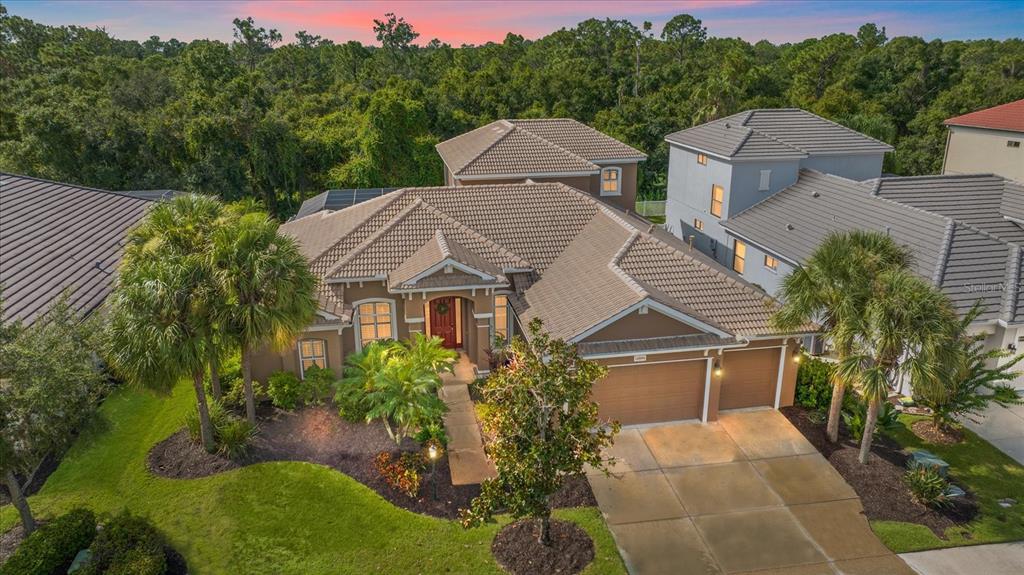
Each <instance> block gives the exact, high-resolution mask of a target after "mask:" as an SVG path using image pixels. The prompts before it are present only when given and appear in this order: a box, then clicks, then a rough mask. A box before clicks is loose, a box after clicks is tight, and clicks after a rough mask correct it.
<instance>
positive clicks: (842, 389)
mask: <svg viewBox="0 0 1024 575" xmlns="http://www.w3.org/2000/svg"><path fill="white" fill-rule="evenodd" d="M845 394H846V383H845V382H844V381H842V380H841V379H839V378H838V377H836V376H834V375H833V376H832V404H831V405H829V408H828V427H827V428H826V430H825V431H826V432H827V434H828V440H829V441H831V442H832V443H835V442H837V441H839V420H840V419H841V418H842V411H843V396H844V395H845Z"/></svg>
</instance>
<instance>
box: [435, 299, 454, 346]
mask: <svg viewBox="0 0 1024 575" xmlns="http://www.w3.org/2000/svg"><path fill="white" fill-rule="evenodd" d="M430 335H434V336H437V337H439V338H441V339H442V340H444V346H445V347H447V348H449V349H455V346H456V345H457V344H458V342H457V338H456V337H455V297H454V296H451V297H442V298H437V299H435V300H434V301H432V302H430Z"/></svg>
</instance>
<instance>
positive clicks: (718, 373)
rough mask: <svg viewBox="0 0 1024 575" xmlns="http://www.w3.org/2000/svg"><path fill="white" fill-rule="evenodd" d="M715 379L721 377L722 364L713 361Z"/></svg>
mask: <svg viewBox="0 0 1024 575" xmlns="http://www.w3.org/2000/svg"><path fill="white" fill-rule="evenodd" d="M715 377H722V362H721V361H720V360H717V359H716V360H715Z"/></svg>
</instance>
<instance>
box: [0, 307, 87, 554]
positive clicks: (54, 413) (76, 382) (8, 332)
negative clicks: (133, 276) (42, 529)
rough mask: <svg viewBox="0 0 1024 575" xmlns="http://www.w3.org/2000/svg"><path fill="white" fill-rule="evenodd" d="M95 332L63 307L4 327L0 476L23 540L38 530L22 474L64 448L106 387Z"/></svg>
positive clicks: (0, 336)
mask: <svg viewBox="0 0 1024 575" xmlns="http://www.w3.org/2000/svg"><path fill="white" fill-rule="evenodd" d="M0 315H2V309H0ZM96 332H97V329H96V325H95V323H94V322H93V321H92V320H88V319H87V320H84V321H83V320H82V319H81V318H80V317H79V316H78V315H77V314H76V313H75V312H74V311H73V310H71V309H70V308H69V307H68V306H67V304H66V301H65V300H60V301H59V302H58V303H57V304H56V305H54V306H53V307H52V308H51V309H50V310H49V311H48V312H47V313H46V314H44V315H43V316H41V317H39V318H37V319H36V320H35V323H33V324H32V325H31V326H29V327H23V326H21V325H20V324H18V323H0V473H2V474H3V481H4V483H5V484H6V485H7V490H8V491H9V492H10V495H11V501H12V503H13V504H14V507H15V508H16V509H17V510H18V513H19V514H20V515H21V524H22V526H23V527H24V529H25V534H26V535H27V534H29V533H31V532H32V531H33V530H34V529H35V527H36V524H35V520H34V519H33V517H32V511H31V509H30V508H29V505H28V501H27V500H26V499H25V497H24V494H23V493H22V491H21V485H20V484H19V483H18V479H17V473H19V472H20V473H25V472H28V471H29V470H30V469H31V468H32V466H33V465H35V464H37V463H39V461H40V460H41V459H42V458H43V457H44V456H45V455H46V454H47V453H49V452H50V451H52V450H55V449H60V448H62V447H64V446H66V445H67V444H68V443H69V442H70V441H71V439H72V437H73V436H74V433H75V431H76V430H77V429H78V428H79V426H81V425H82V423H83V422H84V421H85V419H86V418H87V417H88V416H89V415H90V414H91V413H92V411H93V410H94V409H95V406H96V400H97V399H98V397H99V395H100V394H101V393H102V391H103V388H104V387H105V383H106V379H105V378H104V376H103V374H102V373H101V372H100V371H99V369H98V368H97V365H96V361H95V359H94V355H93V350H94V349H95V345H94V344H95V343H96V342H95V337H94V334H95V333H96Z"/></svg>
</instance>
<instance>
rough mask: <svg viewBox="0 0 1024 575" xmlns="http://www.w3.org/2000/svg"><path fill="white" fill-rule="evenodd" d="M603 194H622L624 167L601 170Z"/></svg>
mask: <svg viewBox="0 0 1024 575" xmlns="http://www.w3.org/2000/svg"><path fill="white" fill-rule="evenodd" d="M601 195H602V196H621V195H622V169H621V168H604V169H603V170H601Z"/></svg>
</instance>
